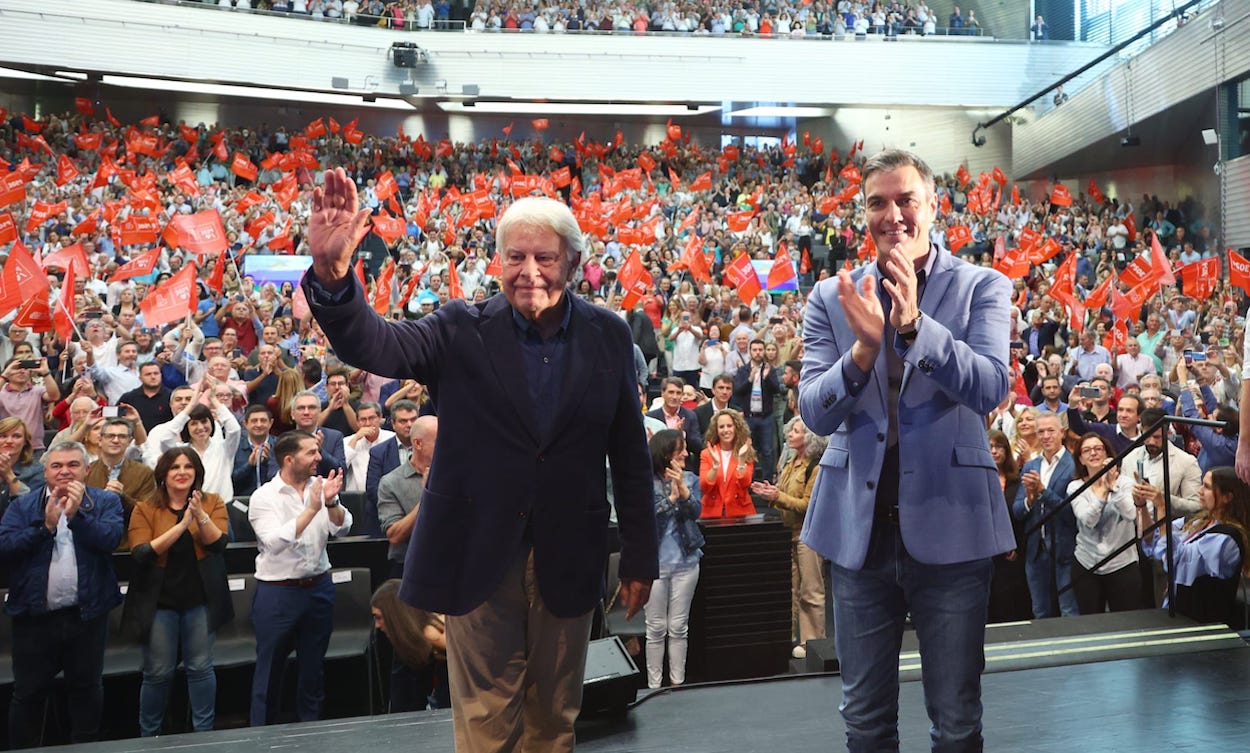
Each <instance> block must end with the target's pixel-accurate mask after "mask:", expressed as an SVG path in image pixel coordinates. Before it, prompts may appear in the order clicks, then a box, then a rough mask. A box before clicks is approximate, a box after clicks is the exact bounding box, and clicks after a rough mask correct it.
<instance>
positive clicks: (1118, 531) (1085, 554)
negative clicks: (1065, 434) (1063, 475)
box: [1068, 433, 1142, 614]
mask: <svg viewBox="0 0 1250 753" xmlns="http://www.w3.org/2000/svg"><path fill="white" fill-rule="evenodd" d="M1078 447H1079V449H1078V451H1077V452H1078V455H1077V458H1076V461H1077V462H1076V473H1074V474H1073V477H1072V482H1071V483H1070V484H1069V485H1068V493H1069V494H1071V493H1072V492H1075V491H1076V490H1077V489H1079V488H1080V487H1081V486H1082V485H1083V484H1084V483H1085V482H1086V480H1087V479H1089V478H1091V477H1092V476H1093V475H1094V474H1095V473H1097V472H1098V471H1100V470H1102V467H1103V466H1104V465H1106V464H1107V463H1108V462H1110V460H1111V457H1112V456H1113V452H1112V450H1111V445H1110V444H1109V443H1108V442H1107V440H1105V439H1103V438H1102V437H1101V436H1099V435H1098V434H1094V433H1089V434H1086V435H1085V436H1083V437H1081V442H1080V444H1079V445H1078ZM1072 512H1073V514H1075V515H1076V559H1075V561H1074V562H1073V563H1072V590H1073V591H1074V592H1075V593H1076V603H1077V606H1079V607H1080V610H1081V614H1101V613H1102V612H1105V611H1107V609H1108V608H1110V609H1111V611H1112V612H1123V611H1127V610H1130V609H1139V608H1140V607H1141V592H1142V584H1141V570H1140V569H1138V567H1137V547H1135V546H1131V547H1129V548H1128V549H1125V550H1124V551H1123V552H1120V553H1119V554H1117V555H1116V556H1115V557H1114V558H1112V559H1111V561H1110V562H1108V563H1107V564H1105V565H1103V566H1102V567H1099V568H1097V569H1096V570H1095V569H1094V566H1095V565H1097V564H1098V563H1099V562H1101V561H1102V560H1103V558H1104V557H1106V556H1107V555H1109V554H1111V553H1112V552H1114V551H1115V550H1116V549H1119V548H1120V547H1121V546H1123V545H1125V544H1127V543H1128V542H1130V541H1132V540H1133V538H1134V537H1135V536H1136V534H1137V528H1136V520H1137V509H1136V507H1135V506H1134V504H1133V479H1132V477H1131V476H1130V475H1129V474H1123V475H1122V474H1121V473H1120V469H1119V467H1118V466H1117V467H1115V468H1112V469H1111V470H1109V471H1107V472H1106V473H1104V474H1103V475H1102V477H1100V478H1099V479H1098V480H1097V481H1095V482H1094V483H1093V484H1091V485H1090V486H1089V488H1088V489H1086V490H1085V491H1083V492H1081V494H1080V496H1078V497H1077V498H1076V499H1074V500H1072Z"/></svg>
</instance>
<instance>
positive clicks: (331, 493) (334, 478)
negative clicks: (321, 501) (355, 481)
mask: <svg viewBox="0 0 1250 753" xmlns="http://www.w3.org/2000/svg"><path fill="white" fill-rule="evenodd" d="M342 490H343V471H342V470H341V469H339V468H335V469H334V470H332V471H330V475H328V476H326V477H325V480H324V481H322V482H321V494H322V496H323V497H325V498H326V499H334V498H335V497H337V496H338V495H339V492H341V491H342Z"/></svg>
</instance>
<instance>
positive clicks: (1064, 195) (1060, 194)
mask: <svg viewBox="0 0 1250 753" xmlns="http://www.w3.org/2000/svg"><path fill="white" fill-rule="evenodd" d="M1050 203H1051V204H1055V205H1057V206H1061V207H1070V206H1072V193H1071V192H1070V191H1068V187H1067V186H1065V185H1064V184H1062V183H1056V184H1055V187H1054V188H1052V189H1051V190H1050Z"/></svg>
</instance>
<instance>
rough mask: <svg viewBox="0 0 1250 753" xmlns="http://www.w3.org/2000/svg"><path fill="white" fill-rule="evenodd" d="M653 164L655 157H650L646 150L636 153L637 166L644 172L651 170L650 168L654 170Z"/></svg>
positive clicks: (654, 163)
mask: <svg viewBox="0 0 1250 753" xmlns="http://www.w3.org/2000/svg"><path fill="white" fill-rule="evenodd" d="M655 165H656V162H655V158H654V157H652V156H651V155H650V154H647V153H646V152H640V153H639V154H638V166H639V167H641V168H642V169H643V170H645V171H646V172H651V171H652V170H654V169H655Z"/></svg>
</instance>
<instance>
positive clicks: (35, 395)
mask: <svg viewBox="0 0 1250 753" xmlns="http://www.w3.org/2000/svg"><path fill="white" fill-rule="evenodd" d="M31 377H39V378H40V380H41V381H42V383H41V384H34V382H33V380H32V378H31ZM60 399H61V388H60V387H58V386H57V383H56V380H55V379H53V378H52V375H51V374H50V373H49V372H48V362H47V360H46V359H41V360H39V362H38V365H37V366H36V365H34V364H33V362H30V361H22V360H20V359H17V358H12V359H9V361H8V362H7V363H5V365H4V371H3V372H0V416H15V417H17V418H20V419H22V423H24V424H26V429H27V430H28V431H29V432H30V439H31V448H32V449H33V450H34V451H35V455H36V456H38V455H39V454H40V453H42V452H43V412H44V405H45V404H54V403H56V401H58V400H60Z"/></svg>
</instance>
